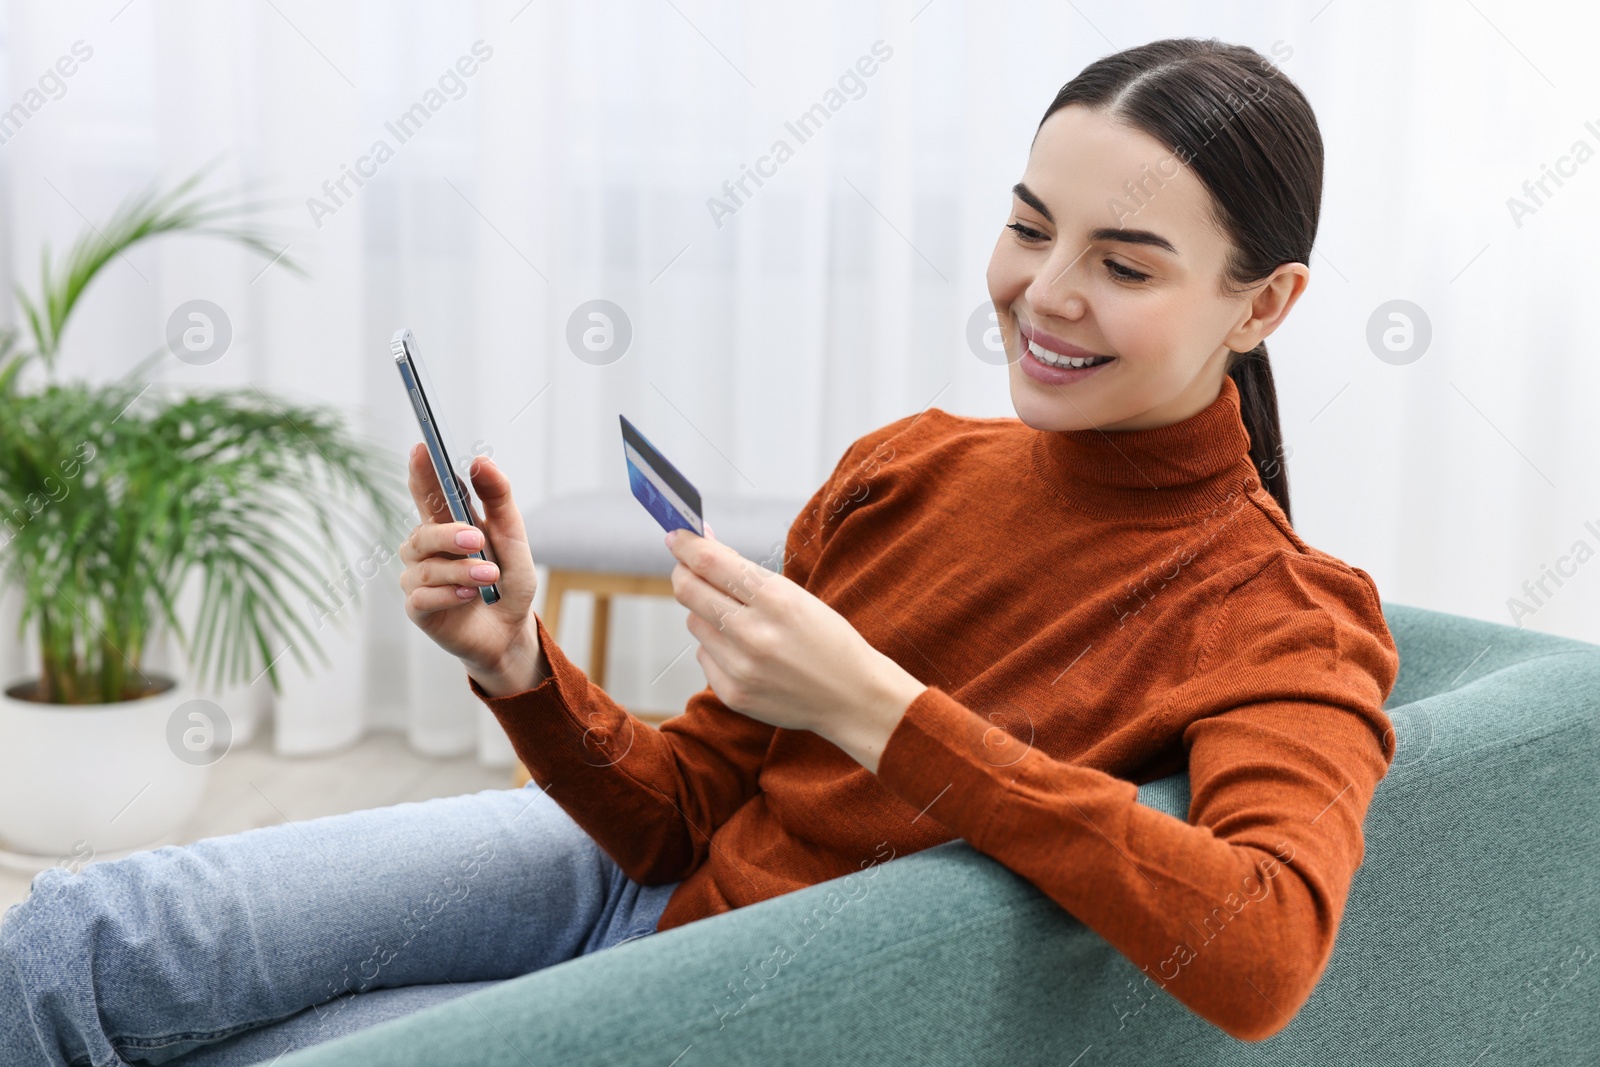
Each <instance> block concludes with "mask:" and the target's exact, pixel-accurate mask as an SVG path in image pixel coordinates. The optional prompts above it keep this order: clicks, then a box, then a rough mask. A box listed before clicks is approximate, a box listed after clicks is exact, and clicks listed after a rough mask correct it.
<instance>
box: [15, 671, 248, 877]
mask: <svg viewBox="0 0 1600 1067" xmlns="http://www.w3.org/2000/svg"><path fill="white" fill-rule="evenodd" d="M147 673H148V675H149V677H150V679H151V680H152V681H153V682H156V683H157V684H164V685H165V686H166V688H165V689H164V690H162V691H160V692H158V693H156V694H154V695H152V696H147V697H143V698H141V699H138V700H127V701H121V702H119V703H116V704H41V703H38V702H35V701H31V700H23V699H20V697H19V696H17V695H16V694H18V693H22V692H27V691H29V690H30V689H31V688H32V684H33V683H32V681H31V680H30V681H28V682H19V683H16V684H13V685H10V686H7V687H6V689H5V691H4V692H0V849H4V850H5V851H6V852H8V853H10V854H11V855H10V856H9V857H7V858H8V860H9V861H10V864H11V865H16V863H17V861H18V859H19V858H20V859H27V858H30V857H33V858H37V860H38V861H39V862H38V863H37V864H36V865H37V866H39V867H41V868H42V867H44V866H50V865H53V864H54V863H57V862H63V861H64V862H69V863H70V862H86V861H88V860H90V859H95V858H108V857H109V856H110V855H112V854H120V853H124V852H127V851H130V850H133V849H136V848H139V847H140V846H148V845H154V844H159V843H165V842H166V841H167V840H169V839H170V838H171V836H172V835H173V834H174V831H176V830H177V829H178V828H180V827H181V826H182V825H183V824H184V823H185V822H186V821H188V819H189V817H190V816H191V815H192V814H193V813H194V811H195V808H196V807H197V806H198V805H199V803H200V798H201V796H202V794H203V793H204V792H205V788H206V783H207V782H208V781H209V779H210V776H211V764H212V763H214V762H215V760H216V758H220V757H221V756H222V755H223V754H225V753H226V750H227V746H228V744H229V738H227V736H226V734H227V730H228V727H227V723H226V719H225V718H224V719H223V720H222V722H221V723H220V724H217V723H214V722H211V721H210V720H211V719H212V718H213V716H212V715H211V714H209V713H208V708H211V707H214V705H208V704H205V703H199V702H196V703H194V704H193V705H191V706H190V707H187V708H185V707H184V705H185V704H188V703H189V702H190V701H191V700H192V699H193V696H192V693H191V692H190V687H189V686H188V685H186V684H183V683H174V682H173V681H172V679H171V678H170V677H168V676H166V675H162V674H159V673H156V672H147ZM208 745H209V746H210V747H209V749H207V748H206V746H208ZM213 753H214V755H215V758H212V754H213Z"/></svg>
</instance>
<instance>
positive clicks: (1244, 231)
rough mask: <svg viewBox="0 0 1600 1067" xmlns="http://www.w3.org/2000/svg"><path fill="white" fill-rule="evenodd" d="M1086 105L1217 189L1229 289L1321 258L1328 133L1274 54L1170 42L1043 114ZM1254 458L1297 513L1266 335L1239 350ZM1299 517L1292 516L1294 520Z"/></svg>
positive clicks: (1092, 67)
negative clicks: (1228, 248)
mask: <svg viewBox="0 0 1600 1067" xmlns="http://www.w3.org/2000/svg"><path fill="white" fill-rule="evenodd" d="M1068 104H1080V105H1082V106H1084V107H1086V108H1089V109H1090V110H1094V111H1100V112H1104V113H1105V114H1106V115H1107V116H1109V117H1111V118H1113V119H1115V120H1116V121H1118V122H1121V123H1124V124H1126V125H1128V126H1130V127H1133V128H1134V129H1137V130H1139V131H1141V132H1142V133H1145V134H1148V135H1149V136H1150V137H1152V138H1154V139H1155V140H1157V141H1159V142H1161V143H1162V144H1163V145H1165V146H1166V147H1167V148H1169V149H1171V150H1172V152H1173V154H1174V155H1175V156H1176V157H1177V158H1178V161H1179V162H1181V163H1183V164H1185V165H1187V166H1188V167H1189V169H1190V170H1191V171H1192V172H1193V173H1194V175H1195V176H1196V177H1197V178H1199V179H1200V181H1201V183H1202V184H1203V185H1205V187H1206V188H1207V189H1208V190H1209V191H1210V192H1211V197H1212V201H1213V207H1214V212H1213V214H1214V219H1215V222H1216V223H1217V226H1218V229H1219V230H1220V232H1221V233H1222V234H1223V235H1224V236H1225V237H1227V238H1228V240H1229V241H1230V242H1231V243H1232V245H1233V251H1232V253H1231V254H1230V255H1229V257H1228V261H1227V265H1226V267H1225V268H1224V271H1223V273H1224V284H1225V285H1234V286H1239V287H1248V286H1250V285H1251V284H1253V283H1255V282H1258V281H1260V280H1261V279H1263V278H1265V277H1266V276H1267V275H1269V274H1271V273H1272V272H1273V270H1274V269H1276V268H1277V267H1278V266H1279V265H1280V264H1284V263H1307V264H1309V263H1310V261H1311V246H1312V244H1313V242H1314V241H1315V240H1316V236H1317V216H1318V213H1319V210H1320V207H1321V203H1322V134H1321V132H1320V131H1319V130H1318V129H1317V120H1316V116H1315V115H1313V114H1312V113H1311V105H1310V104H1309V103H1307V102H1306V98H1305V97H1304V96H1303V95H1302V94H1301V92H1300V90H1299V89H1298V88H1296V87H1295V85H1294V83H1292V82H1291V81H1290V80H1289V79H1288V78H1287V77H1285V76H1284V75H1283V73H1282V72H1281V71H1279V70H1278V68H1277V67H1276V66H1275V65H1274V64H1273V63H1272V62H1271V61H1270V60H1268V59H1267V58H1266V57H1265V56H1263V55H1262V54H1261V53H1259V52H1257V51H1256V50H1255V49H1253V48H1248V47H1246V46H1244V45H1236V44H1225V43H1223V42H1221V41H1218V40H1215V39H1207V40H1201V39H1197V38H1193V37H1182V38H1169V39H1167V40H1163V41H1152V42H1150V43H1149V44H1143V45H1139V46H1137V47H1134V48H1128V49H1124V50H1123V51H1121V52H1117V53H1115V54H1113V55H1109V56H1104V57H1102V58H1100V59H1097V60H1095V61H1094V62H1093V63H1091V64H1089V65H1088V66H1087V67H1085V68H1084V69H1083V71H1082V72H1081V73H1079V74H1078V76H1077V77H1075V78H1073V79H1072V80H1071V81H1069V82H1068V83H1067V84H1066V85H1064V86H1062V88H1061V91H1060V92H1059V93H1057V94H1056V98H1055V99H1054V100H1053V101H1051V103H1050V107H1049V109H1048V110H1047V111H1045V113H1044V118H1043V119H1040V120H1039V125H1040V126H1043V125H1044V119H1048V118H1049V117H1050V116H1051V115H1053V114H1054V113H1055V112H1056V111H1057V110H1059V109H1061V108H1063V107H1066V106H1067V105H1068ZM1228 375H1229V377H1231V378H1232V379H1233V382H1234V385H1236V386H1238V389H1239V409H1240V416H1241V418H1242V420H1243V422H1244V426H1245V429H1246V430H1247V431H1248V432H1249V434H1250V459H1251V460H1252V462H1254V463H1255V466H1256V472H1257V473H1258V474H1259V475H1260V476H1261V484H1262V485H1263V486H1265V487H1266V489H1267V491H1268V492H1269V493H1271V494H1272V497H1273V499H1274V500H1276V501H1277V502H1278V506H1279V507H1280V508H1282V509H1283V513H1284V515H1285V516H1288V515H1289V475H1288V471H1287V470H1286V469H1285V467H1284V456H1283V431H1282V428H1281V427H1280V426H1279V424H1278V394H1277V390H1276V389H1275V388H1274V387H1273V384H1272V366H1271V364H1269V363H1268V362H1267V346H1266V343H1265V342H1262V343H1261V344H1259V345H1257V346H1256V347H1255V348H1253V349H1251V350H1250V351H1249V352H1235V353H1233V354H1232V355H1231V356H1230V357H1229V361H1228ZM1291 521H1292V520H1291Z"/></svg>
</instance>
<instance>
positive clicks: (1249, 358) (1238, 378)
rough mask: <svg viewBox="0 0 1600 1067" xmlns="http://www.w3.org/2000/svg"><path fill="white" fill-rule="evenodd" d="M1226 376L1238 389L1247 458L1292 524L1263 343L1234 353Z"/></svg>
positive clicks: (1274, 392)
mask: <svg viewBox="0 0 1600 1067" xmlns="http://www.w3.org/2000/svg"><path fill="white" fill-rule="evenodd" d="M1228 377H1230V378H1232V379H1233V384H1234V385H1235V386H1237V387H1238V389H1239V418H1240V420H1241V421H1242V422H1243V423H1244V428H1245V430H1246V431H1247V432H1248V433H1249V434H1250V461H1251V462H1252V463H1254V464H1255V465H1256V473H1257V474H1259V475H1260V476H1261V485H1262V487H1263V488H1265V489H1266V491H1267V492H1269V493H1271V494H1272V499H1274V500H1276V501H1277V502H1278V507H1280V508H1282V509H1283V516H1284V518H1286V519H1288V520H1289V523H1290V525H1293V524H1294V517H1293V516H1292V515H1291V514H1290V513H1289V469H1288V467H1286V466H1285V465H1284V460H1285V459H1287V458H1288V457H1287V456H1285V455H1284V454H1283V429H1282V427H1281V426H1280V425H1279V424H1278V392H1277V390H1276V389H1274V388H1273V385H1272V364H1271V363H1269V362H1267V343H1266V342H1265V341H1263V342H1261V343H1260V344H1258V345H1256V346H1255V347H1254V348H1252V349H1251V350H1250V351H1248V352H1236V353H1234V355H1233V358H1232V359H1231V360H1230V361H1229V363H1228Z"/></svg>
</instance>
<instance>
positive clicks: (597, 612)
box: [589, 593, 611, 689]
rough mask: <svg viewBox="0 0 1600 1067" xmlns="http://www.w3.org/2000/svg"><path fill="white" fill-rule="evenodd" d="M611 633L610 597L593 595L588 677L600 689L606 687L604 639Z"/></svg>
mask: <svg viewBox="0 0 1600 1067" xmlns="http://www.w3.org/2000/svg"><path fill="white" fill-rule="evenodd" d="M610 634H611V597H609V596H607V595H606V594H605V593H596V594H595V595H594V622H593V624H592V625H591V626H590V627H589V677H590V679H591V680H593V682H594V684H595V685H598V686H599V687H600V688H601V689H604V688H605V687H606V640H607V638H608V637H609V636H610Z"/></svg>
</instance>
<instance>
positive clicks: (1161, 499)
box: [1031, 376, 1260, 521]
mask: <svg viewBox="0 0 1600 1067" xmlns="http://www.w3.org/2000/svg"><path fill="white" fill-rule="evenodd" d="M1031 435H1032V442H1031V448H1032V458H1033V469H1034V471H1035V473H1036V474H1037V475H1038V476H1039V477H1040V479H1041V480H1042V481H1043V482H1044V485H1045V487H1046V488H1047V489H1048V490H1049V491H1050V492H1051V494H1052V495H1054V496H1055V497H1056V498H1057V499H1059V500H1060V501H1061V502H1062V503H1064V504H1066V505H1067V506H1068V507H1071V508H1073V509H1075V510H1077V511H1080V512H1083V513H1085V514H1088V515H1092V516H1094V517H1096V518H1106V519H1110V518H1128V519H1133V520H1135V521H1137V520H1140V519H1145V520H1164V519H1178V518H1183V517H1185V516H1190V515H1196V514H1201V513H1204V512H1207V511H1209V510H1210V509H1212V508H1214V507H1216V506H1217V505H1219V504H1222V503H1224V502H1225V501H1226V500H1227V498H1228V494H1229V492H1230V491H1231V492H1238V491H1240V490H1241V489H1242V490H1243V491H1244V492H1247V493H1248V492H1253V491H1254V490H1255V489H1256V488H1257V486H1258V485H1259V484H1260V483H1259V479H1258V478H1257V477H1256V470H1255V464H1253V463H1252V462H1251V461H1250V434H1249V432H1248V431H1246V430H1245V427H1244V422H1243V420H1242V419H1241V418H1240V415H1239V388H1238V386H1236V385H1235V384H1234V383H1233V379H1232V378H1231V377H1227V376H1224V377H1223V379H1222V391H1221V392H1220V393H1218V394H1217V399H1216V400H1214V401H1212V403H1211V404H1210V405H1209V406H1208V407H1206V408H1204V409H1203V410H1201V411H1199V412H1196V413H1195V414H1194V415H1191V416H1190V417H1189V418H1187V419H1183V420H1182V421H1180V422H1174V423H1171V424H1170V425H1167V426H1157V427H1155V428H1153V429H1148V430H1032V431H1031Z"/></svg>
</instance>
